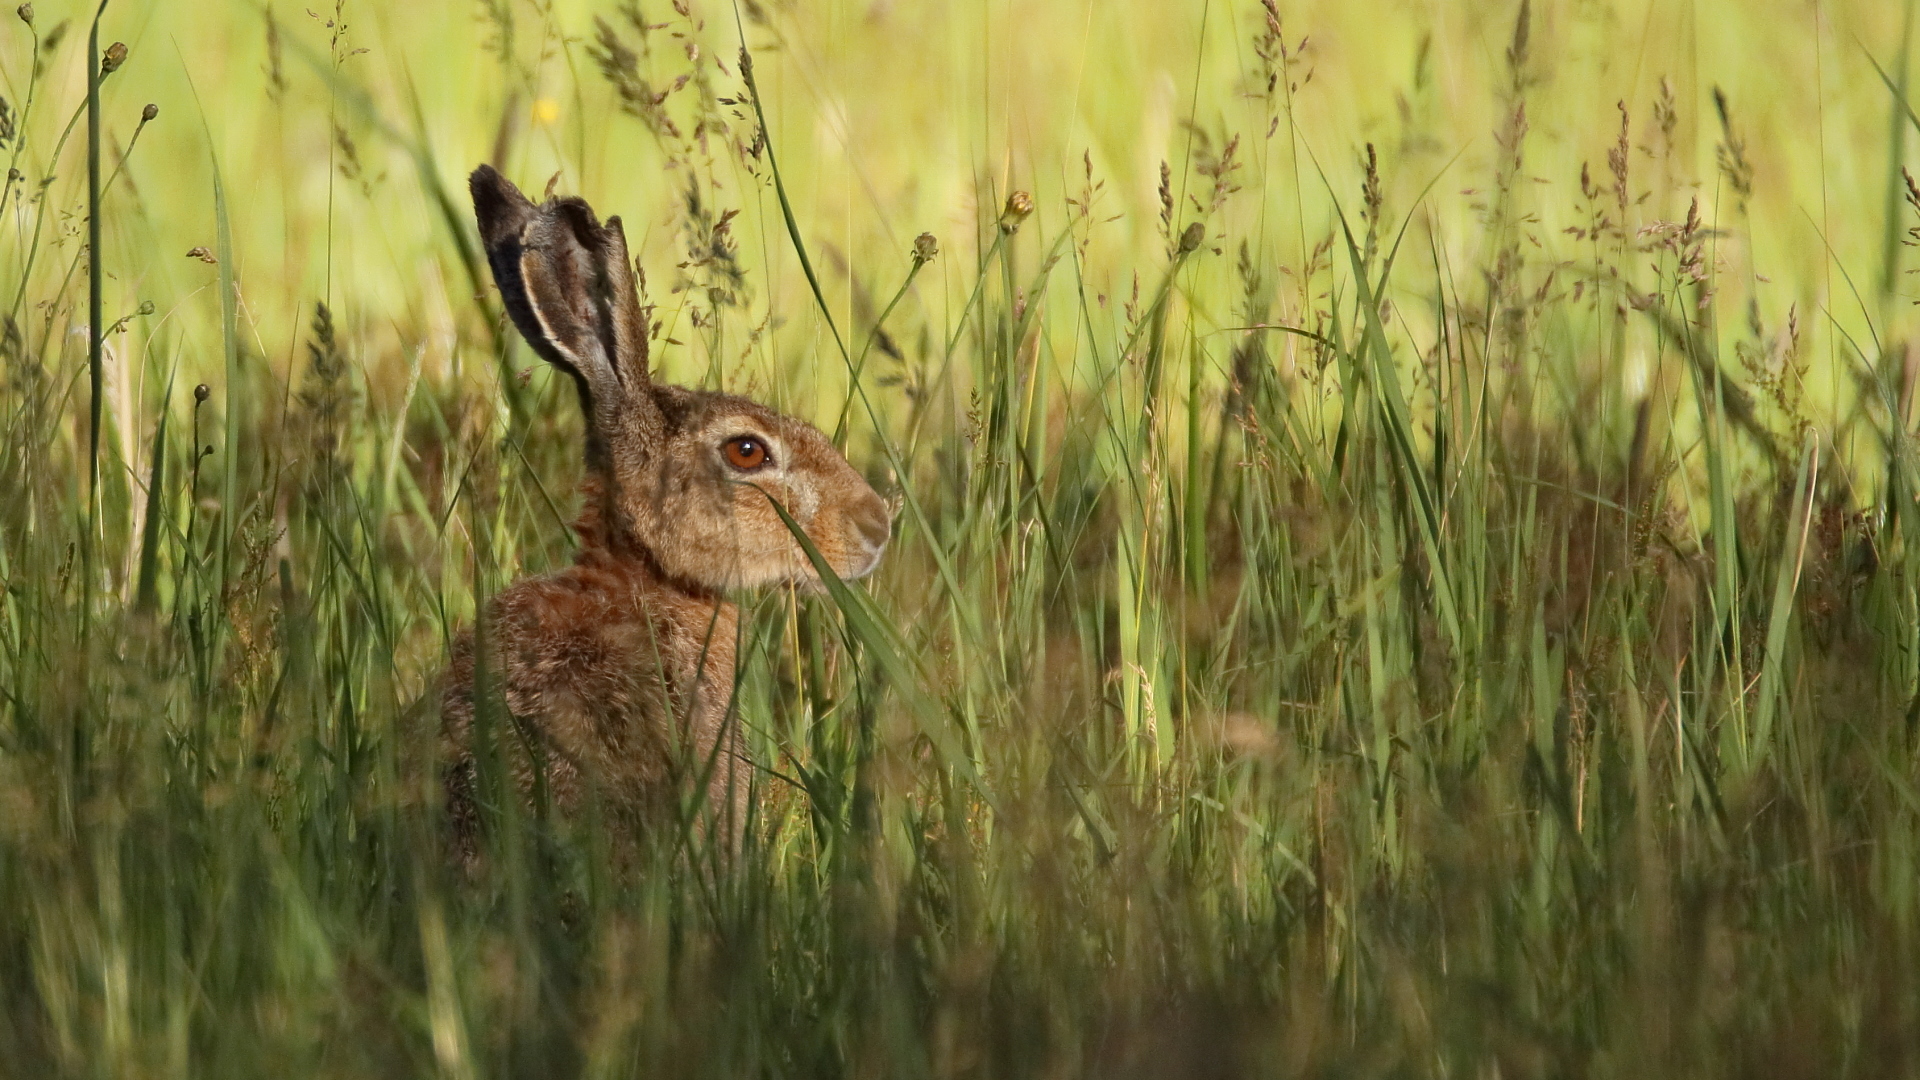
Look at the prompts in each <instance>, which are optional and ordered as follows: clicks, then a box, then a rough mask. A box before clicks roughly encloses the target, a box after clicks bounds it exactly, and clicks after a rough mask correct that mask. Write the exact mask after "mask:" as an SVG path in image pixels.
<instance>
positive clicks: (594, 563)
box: [441, 165, 890, 867]
mask: <svg viewBox="0 0 1920 1080" xmlns="http://www.w3.org/2000/svg"><path fill="white" fill-rule="evenodd" d="M469 187H470V189H471V192H472V195H473V209H474V214H475V215H476V216H477V217H478V219H479V225H480V235H481V238H482V240H483V242H484V244H485V247H486V252H487V262H488V263H489V264H490V265H491V266H492V269H493V278H494V281H495V283H496V284H498V286H499V288H500V294H501V296H502V297H503V298H504V300H505V302H506V309H507V313H508V314H509V315H510V316H511V317H512V319H513V323H514V325H515V326H516V327H518V328H519V330H520V333H521V334H522V335H523V336H524V337H525V338H526V339H527V342H528V343H529V344H530V345H532V346H533V349H534V351H535V352H537V353H539V354H540V356H541V357H543V358H544V359H545V360H546V361H547V362H548V363H550V364H553V365H554V366H555V367H557V368H559V369H560V370H561V371H564V372H566V373H567V374H568V375H569V376H571V377H572V378H573V381H574V383H575V385H576V387H577V388H578V390H579V393H580V408H581V411H582V412H583V413H585V415H586V471H585V477H584V480H583V482H582V484H581V492H582V496H583V499H584V505H583V506H582V508H581V510H580V516H579V518H578V520H576V521H575V522H574V524H573V528H574V530H575V531H576V532H577V533H578V534H579V538H580V551H579V555H578V557H577V559H576V561H575V563H574V565H572V566H570V567H567V568H566V569H564V570H561V571H558V572H557V573H551V574H547V575H544V576H541V577H534V578H528V579H526V580H523V581H520V582H518V583H516V584H515V585H513V586H512V587H511V588H508V589H506V590H504V591H503V592H501V593H500V594H499V595H498V596H496V597H494V599H493V601H492V603H490V604H489V605H488V606H487V608H486V611H485V612H484V613H483V615H482V617H481V627H480V632H479V635H478V642H479V644H476V635H475V632H474V631H472V630H469V631H466V632H464V633H462V634H461V635H460V636H459V638H458V639H457V640H456V641H455V643H454V646H453V651H452V657H451V660H450V661H449V664H448V667H447V672H446V675H445V679H444V682H443V684H442V694H441V725H442V736H441V737H442V749H443V752H444V755H445V756H444V758H443V760H444V762H445V766H444V768H445V772H444V774H443V776H444V780H445V785H446V800H447V810H448V814H449V818H450V820H451V825H452V829H453V842H454V846H455V849H456V853H457V854H458V855H459V856H461V857H462V858H463V859H464V861H465V862H466V863H467V865H468V866H469V867H471V866H472V865H473V864H474V861H475V860H476V859H477V857H478V839H479V838H478V827H479V816H478V812H477V811H478V806H477V805H476V801H475V800H476V798H477V796H478V794H479V793H478V791H477V789H476V783H475V780H476V776H477V770H476V761H475V754H476V751H477V749H478V748H477V747H476V745H475V742H476V726H475V724H474V704H475V693H474V678H475V673H476V670H480V671H485V672H486V673H487V675H488V677H489V678H491V679H493V680H495V682H496V683H497V685H498V686H499V687H500V689H501V690H502V691H504V697H505V702H506V711H507V713H508V714H510V715H508V716H506V717H503V718H502V719H501V721H500V722H499V723H498V724H497V725H491V726H490V728H489V730H490V731H491V736H490V738H491V746H492V747H493V748H494V751H495V752H496V754H497V760H498V761H500V762H502V763H503V765H504V767H505V768H506V770H507V772H508V773H510V774H511V776H512V777H513V780H514V783H515V786H517V788H518V789H519V791H520V794H521V797H522V798H527V799H533V798H535V797H536V795H539V796H540V797H543V798H544V799H545V800H546V802H547V804H548V805H551V806H552V807H554V808H555V809H556V810H558V811H559V812H560V813H562V814H566V813H568V812H570V811H576V810H578V809H579V808H580V806H581V804H582V803H583V802H584V801H585V800H587V799H589V798H597V799H598V800H599V802H598V805H599V806H601V807H602V808H603V809H604V810H605V811H606V812H607V815H608V819H609V820H610V821H612V822H613V823H614V824H615V825H616V827H621V826H624V827H625V828H626V829H628V830H633V831H640V830H644V829H645V828H646V827H647V826H648V825H649V823H658V821H659V819H660V817H661V815H662V814H664V813H666V812H668V811H669V810H670V808H671V807H672V806H673V805H675V803H676V801H677V800H678V798H679V797H680V795H681V794H682V793H684V792H688V791H691V790H693V788H692V785H695V784H702V783H704V784H705V785H706V790H705V792H704V795H705V798H706V800H707V803H708V805H709V806H710V807H711V808H712V809H713V810H714V811H715V817H714V822H713V823H712V824H710V825H709V826H708V827H707V828H708V834H709V835H713V834H714V830H715V829H717V830H719V831H720V832H721V833H724V834H726V835H730V836H733V837H736V838H737V837H738V835H739V830H740V829H741V828H742V822H743V821H744V818H745V810H746V797H747V789H748V780H749V778H750V775H751V769H750V768H749V766H748V763H747V762H746V760H745V758H744V757H743V753H742V742H741V739H740V735H739V729H738V724H737V722H735V721H734V720H733V719H731V716H730V708H729V706H730V704H731V701H732V697H733V686H734V642H735V638H736V636H737V632H738V619H739V613H738V609H737V608H736V607H735V605H734V604H733V603H732V602H731V601H729V600H728V599H727V594H728V593H729V592H731V591H733V590H738V589H750V588H754V587H756V586H763V585H771V584H775V583H782V582H787V583H798V584H802V585H806V584H812V585H814V586H816V587H817V586H818V585H819V583H820V581H819V576H818V575H817V573H816V572H815V569H814V565H813V563H812V561H811V559H810V558H809V556H808V554H807V553H806V551H805V550H804V549H803V548H802V546H801V545H800V544H799V542H798V541H797V540H796V539H795V537H794V536H793V533H792V532H791V531H790V530H789V528H788V526H787V524H786V523H785V522H783V521H782V519H781V515H780V513H779V512H778V511H777V510H776V509H775V508H774V506H773V503H774V502H776V501H777V502H778V503H779V504H780V506H781V507H782V508H784V510H785V511H786V513H787V514H788V515H789V516H790V517H791V518H792V520H793V521H794V522H796V523H797V524H798V525H799V527H800V528H801V529H802V530H803V531H804V532H805V533H806V536H807V537H808V539H809V540H810V541H811V542H812V544H813V546H814V548H815V550H816V551H817V552H818V553H819V555H820V556H821V557H822V558H823V559H824V561H825V562H826V564H827V566H829V567H830V568H831V569H832V570H833V572H834V573H835V574H837V575H839V576H840V577H842V578H856V577H860V576H862V575H864V574H867V573H869V572H870V571H872V570H873V568H874V566H875V565H876V564H878V562H879V561H880V555H881V552H882V551H883V550H884V549H885V547H886V543H887V539H888V535H889V532H890V520H889V517H890V515H889V513H888V508H887V504H886V503H885V502H883V501H882V500H881V499H880V497H879V496H878V495H877V494H875V493H874V491H873V489H872V488H871V487H869V486H868V484H867V482H866V481H865V480H863V479H862V478H861V477H860V474H859V473H857V472H855V471H854V469H853V466H851V465H849V464H848V463H847V460H846V459H845V458H844V457H842V456H841V455H840V453H839V452H838V451H837V450H835V449H834V447H833V444H832V443H830V442H829V441H828V440H827V439H826V437H825V436H823V435H822V434H821V433H820V432H819V431H818V430H817V429H815V428H814V427H813V426H812V425H810V424H807V423H804V422H802V421H800V420H796V419H793V418H792V417H788V416H782V415H780V414H779V413H776V412H774V411H773V410H771V409H768V408H766V407H764V406H762V405H759V404H756V403H755V402H752V401H749V400H747V399H745V398H740V397H733V396H731V395H727V394H720V393H709V392H702V391H697V390H687V389H682V388H681V387H677V386H663V385H659V384H656V383H654V382H653V381H652V379H651V378H650V376H649V374H648V371H647V338H648V328H647V325H646V321H645V318H644V316H643V314H642V312H641V308H640V302H639V298H638V297H637V295H636V294H635V290H634V277H633V267H632V264H631V263H630V261H629V257H628V254H627V244H626V236H625V234H624V232H623V231H622V230H621V226H620V219H619V218H617V217H614V218H608V219H607V221H606V223H605V224H604V225H603V224H601V223H600V222H599V221H597V220H596V219H595V217H594V214H593V211H592V209H591V208H590V207H588V205H587V204H586V203H585V202H584V201H582V200H580V199H578V198H562V199H549V200H548V201H547V202H545V203H544V204H542V205H539V206H535V205H534V204H533V203H532V202H531V201H529V200H528V199H527V198H526V196H524V195H522V194H521V193H520V191H519V189H518V188H516V187H514V186H513V184H511V183H509V182H508V181H507V180H506V179H505V178H503V177H502V176H501V175H500V174H499V173H498V172H496V171H495V170H494V169H492V168H491V167H489V166H486V165H482V166H480V167H479V168H478V169H475V170H474V172H473V175H472V176H471V177H470V178H469ZM477 660H478V661H479V662H476V661H477Z"/></svg>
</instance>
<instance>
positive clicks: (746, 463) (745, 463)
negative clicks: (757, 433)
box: [721, 435, 767, 470]
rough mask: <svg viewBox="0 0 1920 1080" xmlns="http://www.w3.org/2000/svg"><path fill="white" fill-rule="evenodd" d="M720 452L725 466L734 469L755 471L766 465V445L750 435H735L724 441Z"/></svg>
mask: <svg viewBox="0 0 1920 1080" xmlns="http://www.w3.org/2000/svg"><path fill="white" fill-rule="evenodd" d="M721 452H722V453H724V454H725V455H726V457H727V464H729V465H731V466H733V467H734V468H736V469H742V470H745V469H757V468H759V467H760V466H762V465H765V464H766V463H767V444H766V443H763V442H761V441H760V440H759V439H756V438H754V437H753V436H751V435H736V436H734V437H733V438H731V439H728V440H727V441H726V444H725V445H724V446H723V447H721Z"/></svg>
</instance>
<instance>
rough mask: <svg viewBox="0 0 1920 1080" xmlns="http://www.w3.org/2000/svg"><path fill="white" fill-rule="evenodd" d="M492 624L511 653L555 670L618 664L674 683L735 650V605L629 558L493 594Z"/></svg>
mask: <svg viewBox="0 0 1920 1080" xmlns="http://www.w3.org/2000/svg"><path fill="white" fill-rule="evenodd" d="M489 623H490V625H491V626H492V628H493V629H494V632H495V634H496V637H497V638H498V639H499V640H500V643H501V644H502V645H503V646H507V645H509V644H510V647H509V648H508V649H507V650H506V651H508V652H511V653H515V654H518V656H519V658H520V659H521V660H522V661H523V662H529V663H535V664H538V665H539V666H541V667H547V668H553V669H561V670H574V671H580V672H586V671H592V670H594V669H598V668H603V667H607V666H612V667H617V668H620V669H622V671H623V674H626V675H628V676H632V675H636V674H642V673H646V672H650V671H651V672H659V673H660V674H661V675H664V676H666V677H667V681H669V682H674V681H677V678H676V676H680V675H682V674H684V673H689V672H692V671H693V670H694V669H695V668H696V667H699V666H701V665H702V663H703V661H705V660H711V659H716V658H718V655H719V654H720V653H724V655H725V657H726V658H728V659H731V657H732V655H733V648H732V635H733V632H734V611H733V607H732V605H730V604H727V603H725V602H723V601H721V600H720V599H719V598H717V597H706V596H700V595H695V594H690V593H687V592H684V591H681V590H677V589H674V588H672V587H670V586H668V585H665V584H663V583H662V582H661V581H660V580H659V579H658V578H657V577H656V576H654V575H653V574H652V573H650V572H648V570H647V568H645V567H642V566H636V565H632V564H629V563H627V562H624V561H621V562H611V561H587V562H583V563H580V564H576V565H574V566H569V567H567V568H566V569H564V570H559V571H556V572H554V573H551V574H545V575H542V576H539V577H533V578H528V579H526V580H524V581H521V582H519V583H517V584H515V585H514V586H513V587H512V588H509V589H507V590H505V591H503V592H502V593H500V595H499V596H498V597H496V598H495V599H494V602H493V604H492V605H490V619H489ZM509 663H510V664H511V663H512V660H509Z"/></svg>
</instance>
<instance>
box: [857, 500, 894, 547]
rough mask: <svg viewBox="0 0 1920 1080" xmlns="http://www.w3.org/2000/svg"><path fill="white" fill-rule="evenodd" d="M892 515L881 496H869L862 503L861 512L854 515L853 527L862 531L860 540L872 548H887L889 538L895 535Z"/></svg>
mask: <svg viewBox="0 0 1920 1080" xmlns="http://www.w3.org/2000/svg"><path fill="white" fill-rule="evenodd" d="M891 518H892V515H890V514H888V513H887V504H886V503H884V502H882V501H881V499H880V496H878V495H869V496H867V497H866V498H865V499H864V500H862V501H861V504H860V508H859V510H858V511H857V512H856V513H855V514H854V515H853V527H854V528H856V529H858V530H859V531H860V538H861V539H863V540H865V541H866V542H867V546H869V547H872V548H882V547H885V546H886V543H887V538H888V537H889V536H891V535H893V522H892V520H891Z"/></svg>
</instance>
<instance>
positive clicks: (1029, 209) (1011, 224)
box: [1000, 191, 1033, 234]
mask: <svg viewBox="0 0 1920 1080" xmlns="http://www.w3.org/2000/svg"><path fill="white" fill-rule="evenodd" d="M1032 213H1033V196H1031V195H1029V194H1027V193H1026V192H1024V191H1016V192H1014V193H1013V194H1011V195H1009V196H1007V205H1006V207H1005V208H1004V209H1002V210H1001V211H1000V228H1001V229H1002V230H1003V231H1005V232H1007V233H1009V234H1011V233H1012V232H1013V231H1014V230H1016V229H1018V228H1019V227H1020V223H1021V222H1023V221H1025V220H1027V217H1028V216H1029V215H1031V214H1032Z"/></svg>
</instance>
